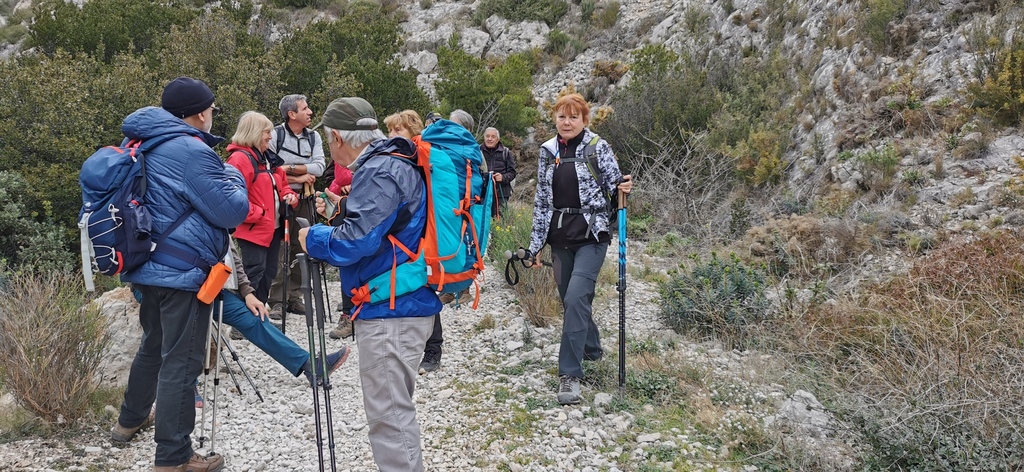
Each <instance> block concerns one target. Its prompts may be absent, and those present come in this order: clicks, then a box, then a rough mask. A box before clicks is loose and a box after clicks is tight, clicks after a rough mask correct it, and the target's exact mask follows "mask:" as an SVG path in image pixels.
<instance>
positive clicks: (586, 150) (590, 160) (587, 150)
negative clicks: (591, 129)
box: [583, 134, 607, 197]
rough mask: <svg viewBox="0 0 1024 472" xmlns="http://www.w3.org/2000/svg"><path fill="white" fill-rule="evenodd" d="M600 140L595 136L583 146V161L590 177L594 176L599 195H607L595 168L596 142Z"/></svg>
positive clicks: (599, 170) (598, 171)
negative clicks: (599, 191)
mask: <svg viewBox="0 0 1024 472" xmlns="http://www.w3.org/2000/svg"><path fill="white" fill-rule="evenodd" d="M600 140H601V137H600V136H598V135H596V134H595V135H594V138H593V139H591V140H590V142H588V143H587V144H586V145H585V146H583V160H584V161H585V162H586V163H587V169H589V170H590V175H592V176H594V180H596V181H597V188H598V189H600V190H601V193H607V192H605V190H604V178H602V176H601V169H600V168H598V167H597V142H598V141H600ZM606 197H607V195H606Z"/></svg>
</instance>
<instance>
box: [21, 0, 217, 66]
mask: <svg viewBox="0 0 1024 472" xmlns="http://www.w3.org/2000/svg"><path fill="white" fill-rule="evenodd" d="M199 12H200V10H199V9H198V8H194V7H193V8H186V7H182V6H180V5H176V4H175V3H172V2H139V1H136V0H90V1H88V2H85V3H84V4H83V5H82V6H81V8H79V7H78V6H77V5H76V4H75V2H66V1H64V0H46V1H43V2H40V3H38V4H37V5H36V6H35V8H34V23H33V24H32V31H31V35H32V41H31V45H32V46H38V47H39V48H40V49H42V50H43V51H44V52H45V53H47V54H53V53H55V52H56V51H57V50H58V49H63V50H65V51H75V52H84V53H86V54H89V55H102V60H104V61H109V60H111V59H113V58H114V57H115V56H116V55H118V54H119V53H129V54H144V53H145V52H146V51H152V50H155V49H156V48H157V46H159V44H160V43H161V40H162V38H163V37H164V35H165V34H166V32H167V31H168V30H170V29H171V26H173V25H178V26H184V25H186V24H188V23H189V22H190V21H192V19H193V18H195V17H196V16H197V15H198V14H199Z"/></svg>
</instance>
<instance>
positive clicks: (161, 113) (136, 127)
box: [121, 107, 224, 147]
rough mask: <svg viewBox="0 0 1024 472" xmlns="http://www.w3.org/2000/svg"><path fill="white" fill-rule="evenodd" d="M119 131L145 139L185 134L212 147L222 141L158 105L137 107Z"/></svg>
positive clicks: (134, 137) (132, 136)
mask: <svg viewBox="0 0 1024 472" xmlns="http://www.w3.org/2000/svg"><path fill="white" fill-rule="evenodd" d="M121 132H122V133H124V135H125V137H127V138H128V139H141V140H143V141H145V140H146V139H149V138H152V137H154V136H161V135H164V134H187V135H189V136H198V137H199V138H200V139H202V140H203V141H204V142H205V143H206V144H207V145H208V146H210V147H214V146H216V145H218V144H220V143H221V142H222V141H224V138H222V137H220V136H214V135H212V134H210V133H207V132H205V131H203V130H201V129H198V128H196V127H194V126H192V125H190V124H188V123H185V122H184V121H182V120H181V119H180V118H178V117H176V116H174V115H172V114H170V112H168V111H167V110H164V109H163V108H160V107H143V108H139V109H138V110H135V111H134V112H132V114H130V115H128V117H127V118H125V119H124V123H123V124H122V125H121Z"/></svg>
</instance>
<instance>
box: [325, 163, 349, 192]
mask: <svg viewBox="0 0 1024 472" xmlns="http://www.w3.org/2000/svg"><path fill="white" fill-rule="evenodd" d="M346 185H352V171H350V170H348V167H342V166H340V165H338V163H337V162H335V163H334V180H333V181H331V185H329V186H328V187H327V190H330V191H331V193H333V194H335V195H341V188H342V187H344V186H346Z"/></svg>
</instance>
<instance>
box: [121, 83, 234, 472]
mask: <svg viewBox="0 0 1024 472" xmlns="http://www.w3.org/2000/svg"><path fill="white" fill-rule="evenodd" d="M218 111H219V109H218V108H217V107H216V106H214V96H213V92H212V91H211V90H210V88H209V87H207V86H206V84H205V83H203V82H202V81H200V80H196V79H192V78H189V77H179V78H177V79H174V80H173V81H171V82H170V83H169V84H168V85H167V86H166V87H164V90H163V94H162V96H161V107H160V108H157V107H145V108H141V109H139V110H137V111H135V112H134V113H132V114H131V115H128V117H127V118H125V120H124V124H123V125H122V126H121V131H122V132H124V135H125V137H127V138H128V139H139V140H142V141H143V142H145V141H146V140H147V139H153V138H156V137H159V136H163V135H167V134H173V135H175V137H174V138H171V139H169V140H168V141H165V142H163V143H162V144H160V145H158V146H156V147H155V148H153V149H152V150H150V151H149V153H148V154H147V156H146V157H147V158H146V172H147V174H146V175H147V181H148V185H149V188H148V190H147V193H146V203H147V206H148V207H149V208H150V213H151V215H152V219H153V233H154V236H155V237H160V238H161V239H158V240H159V241H160V243H159V244H160V246H161V251H159V252H156V253H154V254H153V256H152V257H151V258H150V260H149V261H147V262H146V263H145V264H143V265H141V266H139V267H138V268H136V269H133V270H130V271H127V272H125V273H124V274H122V275H121V281H122V282H125V283H132V284H134V287H135V288H137V289H138V290H139V291H140V292H141V293H142V297H143V301H142V304H141V306H140V307H139V322H140V324H141V325H142V331H143V334H142V342H141V343H140V345H139V350H138V352H137V353H136V354H135V360H134V361H133V362H132V367H131V371H130V373H129V375H128V387H127V389H126V390H125V392H124V402H123V403H122V404H121V413H120V415H119V416H118V419H117V424H116V425H115V426H114V427H113V429H112V430H111V438H112V439H114V440H115V441H128V440H131V438H132V437H133V436H135V434H136V433H138V432H139V430H140V429H142V428H143V427H144V426H147V425H148V424H149V423H151V422H152V421H153V418H154V416H155V422H156V431H155V434H154V440H155V441H156V454H155V458H154V468H153V470H154V471H155V472H169V471H182V470H191V471H195V472H210V471H217V470H221V469H222V468H223V467H224V458H223V457H222V456H220V455H213V456H211V457H203V456H201V455H199V454H196V453H195V451H194V450H193V449H192V440H191V438H190V435H191V434H192V430H193V429H195V419H196V411H195V403H194V398H193V390H192V383H193V381H194V380H195V379H196V377H198V376H199V373H200V372H201V371H202V367H203V360H204V358H205V356H206V339H207V336H208V335H209V332H208V330H209V324H210V320H209V317H210V306H209V305H207V304H204V303H202V302H200V301H199V299H198V298H196V295H197V293H198V292H199V288H200V287H201V286H202V285H203V282H204V281H205V280H206V277H207V274H208V273H209V271H210V267H211V266H213V265H214V264H216V263H217V262H218V261H219V260H220V259H221V258H222V257H223V256H224V254H226V253H227V250H228V230H229V229H232V228H234V227H236V226H238V225H239V224H241V223H242V220H244V219H245V215H246V214H248V212H249V200H248V197H247V196H246V191H245V184H244V182H243V181H242V176H241V175H240V174H239V173H238V171H237V170H235V169H234V168H230V167H228V168H226V167H225V165H224V163H223V162H221V160H220V157H219V156H217V153H215V152H213V149H212V146H215V145H217V144H218V143H220V142H221V141H223V138H221V137H218V136H214V135H212V134H210V129H211V127H212V126H213V118H214V115H216V114H217V112H218ZM165 233H166V234H165ZM168 250H173V253H172V252H169V251H168ZM186 260H189V261H190V262H186ZM154 402H155V403H156V408H155V409H153V410H152V411H153V413H154V416H151V415H150V412H151V407H152V406H153V404H154Z"/></svg>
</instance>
